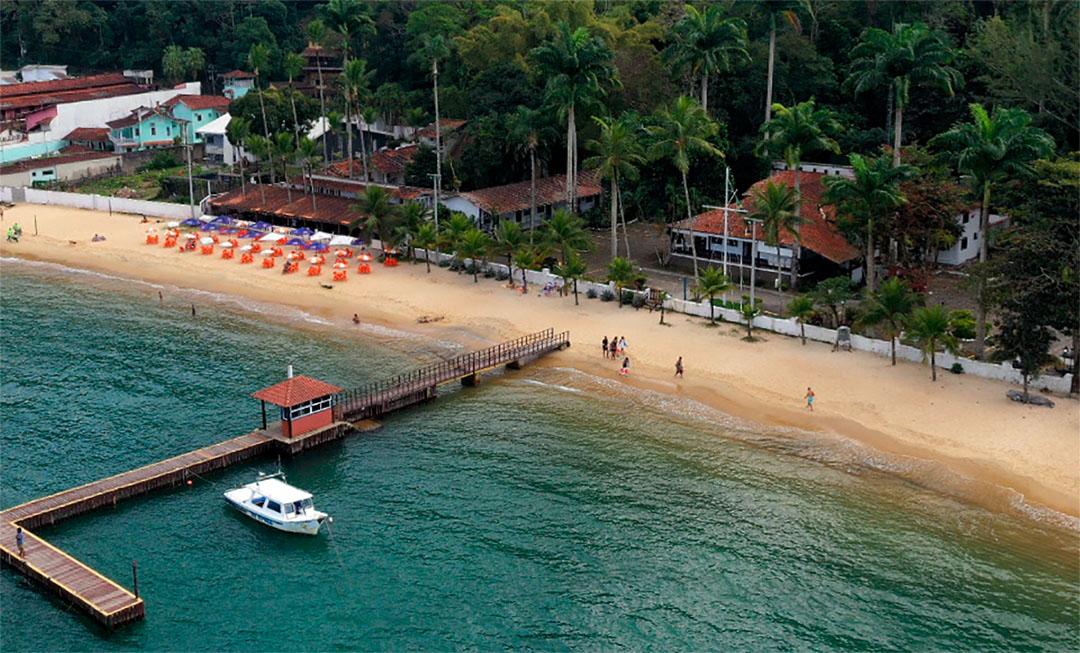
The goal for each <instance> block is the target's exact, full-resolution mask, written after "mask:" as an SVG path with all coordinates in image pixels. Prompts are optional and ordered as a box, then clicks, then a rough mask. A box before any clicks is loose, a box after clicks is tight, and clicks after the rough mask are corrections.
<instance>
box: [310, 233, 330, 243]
mask: <svg viewBox="0 0 1080 653" xmlns="http://www.w3.org/2000/svg"><path fill="white" fill-rule="evenodd" d="M333 237H334V235H333V234H328V233H326V232H325V231H316V232H315V233H313V234H311V240H312V241H313V242H319V241H324V240H331V239H332V238H333Z"/></svg>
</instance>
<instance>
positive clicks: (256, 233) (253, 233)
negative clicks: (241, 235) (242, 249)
mask: <svg viewBox="0 0 1080 653" xmlns="http://www.w3.org/2000/svg"><path fill="white" fill-rule="evenodd" d="M265 235H266V233H265V232H262V231H258V230H256V229H248V234H247V237H248V238H262V237H263V236H265Z"/></svg>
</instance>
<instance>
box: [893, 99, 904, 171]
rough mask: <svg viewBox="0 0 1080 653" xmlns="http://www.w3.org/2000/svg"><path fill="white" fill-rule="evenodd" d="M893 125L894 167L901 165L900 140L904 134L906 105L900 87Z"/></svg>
mask: <svg viewBox="0 0 1080 653" xmlns="http://www.w3.org/2000/svg"><path fill="white" fill-rule="evenodd" d="M894 123H895V124H894V125H893V145H892V147H893V153H892V162H893V167H896V166H898V165H900V138H901V135H902V134H903V132H904V103H903V101H902V100H901V98H900V87H899V86H897V87H896V120H895V121H894Z"/></svg>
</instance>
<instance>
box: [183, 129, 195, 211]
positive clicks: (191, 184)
mask: <svg viewBox="0 0 1080 653" xmlns="http://www.w3.org/2000/svg"><path fill="white" fill-rule="evenodd" d="M191 129H195V126H194V125H191ZM187 132H188V130H187V129H185V130H184V135H185V137H186V140H187V148H186V149H187V183H188V202H189V204H190V206H191V217H193V218H194V217H195V180H194V179H193V178H192V173H191V135H190V134H189V133H187Z"/></svg>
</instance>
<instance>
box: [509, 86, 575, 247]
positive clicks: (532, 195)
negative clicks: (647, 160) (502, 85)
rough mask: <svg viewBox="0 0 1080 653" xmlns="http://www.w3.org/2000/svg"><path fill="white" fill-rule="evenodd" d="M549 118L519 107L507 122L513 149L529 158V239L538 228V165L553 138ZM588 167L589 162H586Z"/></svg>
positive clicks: (532, 110)
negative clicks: (540, 156) (541, 153)
mask: <svg viewBox="0 0 1080 653" xmlns="http://www.w3.org/2000/svg"><path fill="white" fill-rule="evenodd" d="M551 131H552V130H551V128H550V127H548V121H547V117H546V116H545V115H544V114H543V112H541V111H540V110H539V109H530V108H528V107H525V106H520V105H519V106H518V108H517V110H516V111H515V112H514V113H512V114H510V116H509V118H508V120H507V137H508V139H509V142H510V144H511V147H512V148H513V149H516V150H524V151H525V153H526V154H527V155H528V157H529V227H530V231H529V238H530V239H532V230H533V229H535V228H536V223H537V215H536V164H537V162H538V159H539V152H540V151H541V147H542V145H543V144H544V143H545V142H546V141H548V140H550V139H551V138H552V137H553V134H551ZM586 165H588V162H586Z"/></svg>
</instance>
